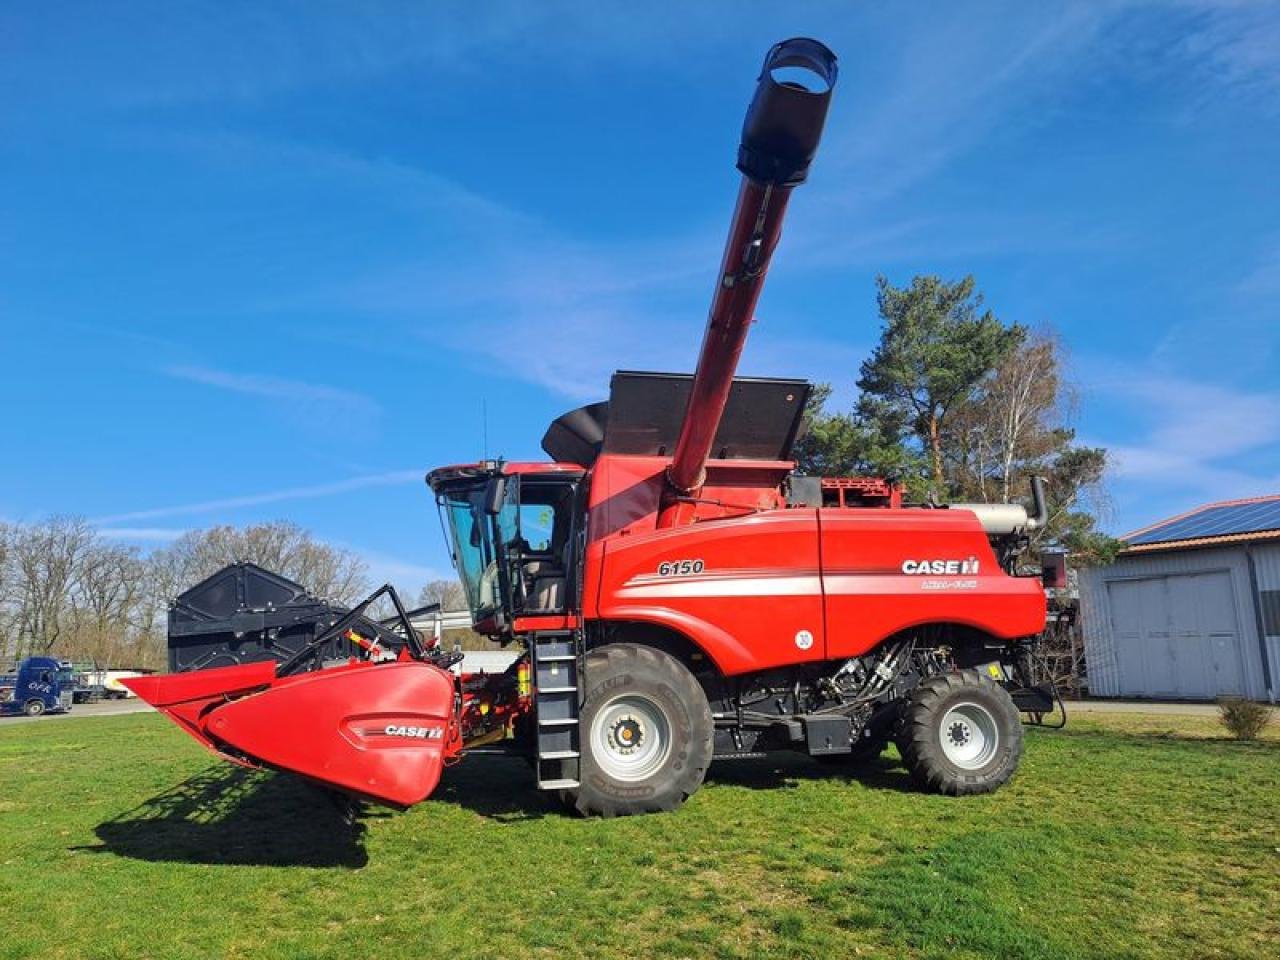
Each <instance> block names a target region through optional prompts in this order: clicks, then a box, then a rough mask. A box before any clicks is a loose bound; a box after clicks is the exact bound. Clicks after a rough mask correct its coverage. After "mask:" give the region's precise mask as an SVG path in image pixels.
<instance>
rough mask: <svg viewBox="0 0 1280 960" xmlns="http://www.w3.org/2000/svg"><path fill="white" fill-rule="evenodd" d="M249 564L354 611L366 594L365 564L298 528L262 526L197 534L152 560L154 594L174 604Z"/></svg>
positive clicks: (186, 536)
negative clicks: (208, 580)
mask: <svg viewBox="0 0 1280 960" xmlns="http://www.w3.org/2000/svg"><path fill="white" fill-rule="evenodd" d="M240 560H249V561H251V562H253V563H256V564H258V565H259V566H261V567H265V568H267V569H268V570H271V571H274V572H276V573H280V574H283V575H284V576H286V577H288V578H289V579H291V580H296V581H297V582H298V583H300V584H302V585H303V586H304V587H306V588H307V590H309V591H310V592H311V593H313V594H315V595H317V596H320V597H324V598H326V599H329V600H333V601H336V602H338V603H342V604H347V605H351V604H354V603H356V602H357V601H359V600H361V599H363V597H364V594H365V593H366V592H367V589H368V579H367V575H366V567H365V564H364V561H363V560H361V559H360V558H359V557H358V556H357V555H356V554H354V553H353V552H351V551H350V550H344V549H342V548H340V547H335V546H332V545H330V544H327V543H322V542H321V541H319V540H317V539H316V538H315V537H313V536H312V535H311V534H310V533H308V532H307V531H306V530H303V529H302V528H301V527H299V526H298V525H297V524H294V523H287V522H279V521H277V522H273V523H259V524H254V525H253V526H249V527H231V526H218V527H211V528H209V529H208V530H193V531H191V532H190V533H187V534H184V535H183V536H182V537H180V538H179V539H178V540H176V541H175V542H174V543H173V545H172V546H170V547H167V548H165V549H164V550H158V551H156V552H155V553H153V554H152V556H151V559H150V564H149V565H150V567H151V581H152V584H153V586H154V588H155V589H157V590H160V591H162V593H163V594H164V595H165V596H166V599H171V598H172V597H174V596H176V595H177V594H179V593H181V592H182V591H183V590H185V589H187V588H188V587H191V586H194V585H195V584H196V583H198V582H199V581H201V580H203V579H204V578H205V577H207V576H209V575H210V574H213V573H216V572H217V571H218V570H219V569H221V568H222V567H224V566H226V565H227V564H229V563H235V562H237V561H240Z"/></svg>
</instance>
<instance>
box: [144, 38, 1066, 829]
mask: <svg viewBox="0 0 1280 960" xmlns="http://www.w3.org/2000/svg"><path fill="white" fill-rule="evenodd" d="M797 75H799V76H801V77H802V78H803V79H802V80H800V81H796V80H794V79H792V78H793V77H795V76H797ZM835 80H836V61H835V57H834V55H833V54H832V53H831V52H830V51H829V50H828V49H827V48H826V47H824V46H823V45H822V44H820V43H817V42H815V41H813V40H805V39H796V40H789V41H786V42H785V43H781V44H778V45H777V46H775V47H774V48H773V49H772V50H770V51H769V54H768V56H767V57H766V59H765V63H764V68H763V70H762V72H761V74H760V78H759V81H758V85H757V88H756V91H755V96H754V99H753V100H752V102H751V106H750V109H749V110H748V112H747V117H746V122H745V125H744V128H743V133H742V142H741V146H740V148H739V152H738V164H737V165H738V169H739V170H740V171H741V173H742V175H743V178H742V183H741V188H740V190H739V193H738V200H737V208H736V210H735V212H734V215H733V221H732V225H731V227H730V230H729V238H728V242H727V245H726V247H725V252H724V260H723V263H722V265H721V268H720V272H719V274H718V275H717V279H716V287H715V295H714V299H713V301H712V305H711V312H710V319H709V321H708V323H707V327H706V332H705V335H704V338H703V341H702V349H701V353H700V355H699V358H698V363H697V368H696V372H695V373H694V374H693V375H692V376H691V377H690V376H686V375H679V374H653V373H627V372H622V373H618V374H616V375H615V376H614V378H613V382H612V387H611V392H610V397H609V400H608V402H607V403H599V404H594V405H592V406H588V407H584V408H582V409H579V410H575V411H572V412H571V413H568V414H566V415H564V416H562V417H560V418H559V419H558V420H556V421H555V422H554V423H552V424H551V427H550V429H549V430H548V431H547V433H546V436H545V437H544V438H543V441H542V445H543V448H544V449H545V451H546V452H547V454H548V455H549V456H550V457H551V458H552V459H551V460H550V461H548V462H545V463H505V462H501V461H497V462H482V463H474V464H467V465H463V466H451V467H442V468H440V469H437V470H433V471H432V472H431V473H430V474H429V476H428V477H427V482H428V484H429V485H430V487H431V489H432V491H434V493H435V496H436V498H437V501H438V504H439V509H440V511H441V513H442V516H443V519H444V522H445V526H446V527H447V529H448V532H449V536H450V539H451V541H452V543H451V546H452V552H453V557H454V562H455V565H456V567H457V570H458V574H459V576H460V578H461V581H462V584H463V586H464V587H465V590H466V595H467V598H468V601H469V603H470V607H471V612H472V617H473V621H474V624H475V629H476V630H477V631H479V632H481V633H484V634H488V635H490V636H492V637H496V638H498V639H500V640H502V641H503V642H505V643H510V644H516V645H518V646H519V647H520V648H522V649H523V651H524V652H523V655H522V656H521V657H520V659H519V660H518V661H517V662H516V664H515V665H514V666H513V667H512V668H511V669H510V670H508V671H507V672H506V673H503V674H496V675H486V674H473V675H468V674H458V673H456V672H455V667H456V664H457V661H458V660H459V659H460V657H461V655H460V654H457V653H450V652H448V651H445V650H443V649H441V647H440V645H439V643H438V642H435V643H432V642H423V641H422V640H420V639H419V636H418V634H417V633H416V632H415V630H414V628H413V626H412V624H411V617H410V615H409V614H408V613H407V612H406V611H405V610H404V608H403V606H401V604H400V602H399V600H398V598H396V596H395V593H394V591H393V590H391V589H390V588H389V587H384V588H382V590H380V591H378V593H377V594H375V595H374V597H371V598H370V599H369V600H366V601H365V602H364V603H362V604H361V605H360V606H358V607H356V608H355V609H353V610H350V611H347V610H344V609H342V608H337V607H332V606H329V605H328V604H325V603H323V602H322V601H319V600H317V599H315V598H312V597H309V596H307V595H306V593H305V591H303V590H302V588H301V587H299V586H298V585H297V584H293V583H290V582H289V581H287V580H284V579H283V578H280V577H277V576H275V575H273V574H270V573H268V572H266V571H263V570H260V569H258V568H255V567H252V566H251V565H237V566H233V567H229V568H227V569H226V570H223V571H222V572H220V573H218V574H215V575H214V576H213V577H211V578H210V579H209V580H207V581H205V582H204V583H202V584H200V585H199V586H197V587H195V588H193V589H192V590H190V591H188V593H187V594H185V595H184V596H183V597H182V598H180V599H179V601H178V602H177V603H176V605H175V607H174V608H173V611H172V612H171V615H170V641H169V642H170V666H171V669H172V670H174V671H176V672H173V673H170V674H168V675H165V676H159V677H143V678H138V679H135V680H131V681H127V682H128V684H129V686H130V687H131V688H132V689H133V690H135V691H136V692H137V693H138V695H139V696H141V697H143V698H145V699H146V700H148V701H149V702H151V703H152V704H154V705H155V706H157V707H158V708H160V709H161V710H163V711H164V712H165V713H166V714H168V715H169V716H170V717H171V718H172V719H173V720H174V721H175V722H176V723H178V725H179V726H181V727H182V728H183V729H185V730H186V731H187V732H188V733H190V734H191V735H192V736H194V737H195V738H196V739H198V740H199V741H201V742H202V743H203V744H205V745H206V746H208V747H209V748H210V749H212V750H214V751H215V752H217V753H219V754H220V755H222V756H224V757H226V758H228V759H230V760H233V761H235V762H237V763H241V764H246V765H249V766H255V767H259V766H261V767H268V768H273V769H277V770H286V771H290V772H293V773H296V774H300V775H302V776H303V777H306V778H309V779H310V780H312V781H316V782H319V783H321V784H324V785H327V786H329V787H332V788H335V789H337V790H339V791H342V792H344V793H346V794H349V795H351V796H354V797H356V798H359V799H365V800H373V801H377V802H380V803H384V804H389V805H393V806H401V807H403V806H408V805H410V804H414V803H417V802H418V801H421V800H423V799H424V798H426V797H427V796H429V795H430V794H431V792H432V790H433V789H434V788H435V786H436V784H437V782H438V781H439V779H440V775H441V771H442V769H443V767H444V766H445V765H446V764H447V763H449V762H450V761H453V760H456V759H458V758H459V757H460V756H461V755H462V754H463V753H464V752H466V751H468V750H473V751H475V750H481V751H485V752H494V751H504V752H515V753H518V754H521V755H523V756H526V757H527V758H528V759H529V761H530V763H531V765H532V767H533V770H534V776H535V777H536V781H537V784H538V786H539V787H540V788H542V789H544V790H550V791H555V792H557V793H558V794H559V795H560V797H561V798H562V799H563V800H564V801H565V803H567V804H568V805H569V806H570V807H572V808H574V809H576V810H578V811H579V812H581V813H584V814H600V815H604V816H612V815H620V814H631V813H640V812H646V811H658V810H671V809H673V808H675V807H677V806H679V805H680V804H681V803H682V802H683V801H684V800H685V799H686V798H688V797H689V796H690V795H691V794H692V793H693V792H694V791H696V790H697V789H698V786H699V785H700V784H701V783H702V780H703V777H704V775H705V774H706V772H707V768H708V766H710V764H711V763H712V762H713V760H716V759H720V758H728V757H743V756H751V755H758V754H760V753H763V752H765V751H771V750H798V751H801V752H805V753H808V754H811V755H813V756H817V757H824V758H833V759H836V758H848V759H854V758H857V757H864V756H866V755H868V754H872V753H876V752H878V751H879V749H880V748H881V747H883V746H884V745H885V743H886V742H887V741H889V740H890V739H893V740H896V742H897V744H898V747H899V749H900V751H901V753H902V758H903V760H904V762H905V764H906V766H907V767H908V768H909V770H910V771H911V773H912V775H913V776H914V778H915V779H916V780H917V781H918V782H919V783H920V784H921V785H922V786H923V787H925V788H927V789H931V790H937V791H941V792H944V793H950V794H969V793H982V792H986V791H990V790H993V789H995V788H996V787H998V786H999V785H1000V784H1002V783H1004V782H1005V781H1006V780H1008V779H1009V777H1010V776H1011V775H1012V774H1013V772H1014V770H1015V768H1016V767H1017V764H1018V761H1019V757H1020V754H1021V751H1022V734H1021V723H1020V717H1019V709H1020V708H1021V709H1022V710H1027V711H1045V710H1048V709H1050V707H1051V700H1050V695H1049V692H1048V691H1047V690H1044V689H1040V688H1033V687H1030V686H1029V685H1028V683H1027V670H1026V666H1027V663H1028V660H1029V652H1030V648H1031V644H1032V643H1033V642H1034V640H1035V638H1036V637H1037V635H1038V634H1039V633H1040V632H1041V630H1042V628H1043V626H1044V622H1045V594H1044V590H1043V588H1042V585H1041V583H1040V582H1039V580H1038V579H1037V578H1036V577H1026V576H1019V575H1016V570H1015V558H1016V557H1017V555H1018V554H1019V553H1020V552H1021V551H1022V550H1023V549H1024V548H1025V546H1026V544H1027V536H1028V534H1029V532H1031V531H1032V530H1034V529H1035V528H1036V527H1037V526H1038V525H1041V524H1043V522H1044V519H1045V506H1044V497H1043V491H1042V490H1041V489H1040V486H1039V485H1038V483H1036V482H1034V481H1033V494H1034V510H1033V511H1032V512H1030V513H1029V512H1028V511H1027V510H1026V509H1024V508H1023V507H1021V506H1016V505H1008V504H1001V505H984V504H972V505H960V504H955V505H951V506H949V507H939V506H935V505H927V504H917V505H910V504H904V503H903V502H902V499H901V494H900V491H899V490H898V489H897V488H896V487H895V486H893V485H892V484H890V483H887V482H884V481H880V480H876V479H869V478H810V477H802V476H797V475H796V474H795V473H794V463H793V461H792V459H791V451H792V447H793V444H794V442H795V440H796V438H797V435H798V432H799V430H800V428H801V420H802V414H803V410H804V405H805V400H806V397H807V396H808V394H809V390H810V386H809V384H807V383H805V382H804V381H801V380H777V379H768V380H764V379H735V378H734V374H735V370H736V367H737V363H738V358H739V354H740V353H741V351H742V347H743V343H744V341H745V338H746V335H747V331H748V328H749V326H750V324H751V322H752V315H753V311H754V308H755V304H756V301H757V298H758V297H759V294H760V290H761V286H762V284H763V283H764V278H765V274H766V271H767V270H768V267H769V261H770V257H771V255H772V253H773V251H774V249H775V247H776V245H777V243H778V238H779V232H780V228H781V225H782V221H783V216H784V214H785V212H786V208H787V202H788V200H789V199H790V197H791V192H792V190H793V189H794V188H795V187H797V186H799V185H800V184H801V183H803V182H804V180H805V178H806V176H807V174H808V170H809V165H810V161H811V160H812V158H813V156H814V153H815V151H816V149H817V145H818V141H819V138H820V135H821V132H822V127H823V124H824V121H825V119H826V114H827V108H828V104H829V101H830V97H831V91H832V88H833V86H834V84H835ZM379 595H386V596H389V597H390V601H391V603H392V604H393V605H394V607H395V610H396V614H395V616H393V617H392V618H390V619H387V620H377V619H374V618H373V617H372V616H370V615H369V608H370V604H371V602H372V601H373V600H374V599H376V597H378V596H379Z"/></svg>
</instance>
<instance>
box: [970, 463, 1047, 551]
mask: <svg viewBox="0 0 1280 960" xmlns="http://www.w3.org/2000/svg"><path fill="white" fill-rule="evenodd" d="M948 506H949V509H951V510H968V511H969V512H971V513H972V514H974V516H976V517H977V518H978V522H979V523H981V524H982V529H983V530H984V531H986V533H987V535H988V536H992V537H1004V536H1009V535H1010V534H1015V533H1016V534H1028V533H1030V532H1031V531H1032V530H1043V529H1044V528H1045V527H1046V526H1047V525H1048V523H1049V499H1048V497H1046V496H1045V493H1044V477H1032V478H1031V507H1032V509H1033V510H1034V511H1035V512H1034V513H1030V514H1029V513H1027V508H1026V507H1024V506H1023V505H1022V504H1020V503H952V504H949V505H948Z"/></svg>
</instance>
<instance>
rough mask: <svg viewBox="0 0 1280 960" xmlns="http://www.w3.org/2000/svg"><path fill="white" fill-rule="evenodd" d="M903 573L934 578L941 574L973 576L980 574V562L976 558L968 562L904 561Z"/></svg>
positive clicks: (971, 558)
mask: <svg viewBox="0 0 1280 960" xmlns="http://www.w3.org/2000/svg"><path fill="white" fill-rule="evenodd" d="M902 572H903V573H909V574H916V573H923V574H925V575H927V576H934V577H936V576H938V575H940V574H964V575H972V574H976V573H977V572H978V560H977V558H976V557H970V558H969V559H968V560H903V561H902Z"/></svg>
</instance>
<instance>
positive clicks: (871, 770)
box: [707, 753, 914, 792]
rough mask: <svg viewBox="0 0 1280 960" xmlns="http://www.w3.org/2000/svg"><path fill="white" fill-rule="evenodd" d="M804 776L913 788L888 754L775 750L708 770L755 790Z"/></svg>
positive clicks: (786, 785) (788, 784)
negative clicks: (855, 755) (827, 754)
mask: <svg viewBox="0 0 1280 960" xmlns="http://www.w3.org/2000/svg"><path fill="white" fill-rule="evenodd" d="M805 780H844V781H846V782H852V783H859V784H861V785H862V786H864V787H866V788H868V789H870V790H896V791H899V792H914V787H913V786H912V784H911V777H910V776H909V775H908V774H907V771H906V770H904V769H903V768H902V767H901V766H898V765H897V764H895V763H894V762H893V761H892V760H890V759H889V758H888V757H887V756H881V757H876V758H872V759H865V758H863V759H854V758H852V757H847V756H845V757H830V758H827V759H823V760H817V759H814V758H811V757H808V756H805V755H804V754H799V753H797V754H794V755H790V754H786V753H776V754H769V755H768V756H765V757H758V758H757V757H752V758H750V759H744V760H733V759H723V760H717V761H716V762H715V763H714V764H713V765H712V767H711V769H710V770H709V771H708V772H707V782H708V783H719V784H725V785H729V786H735V787H747V788H749V789H752V790H786V789H790V788H793V787H795V786H796V785H797V784H799V783H800V782H801V781H805Z"/></svg>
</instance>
